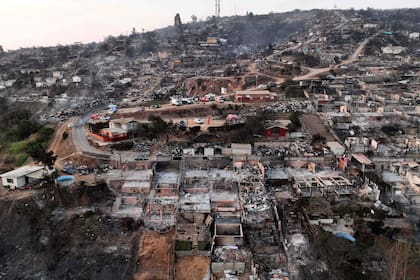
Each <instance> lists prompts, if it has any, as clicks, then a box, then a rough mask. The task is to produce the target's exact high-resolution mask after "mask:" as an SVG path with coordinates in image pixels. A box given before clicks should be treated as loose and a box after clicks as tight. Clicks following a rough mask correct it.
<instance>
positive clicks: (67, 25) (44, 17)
mask: <svg viewBox="0 0 420 280" xmlns="http://www.w3.org/2000/svg"><path fill="white" fill-rule="evenodd" d="M335 5H336V7H337V8H341V9H344V8H351V7H352V8H356V9H361V8H367V7H374V8H383V9H388V8H414V7H420V4H419V1H418V0H400V1H395V0H394V1H391V0H336V1H325V0H324V1H316V0H295V1H291V0H286V1H283V0H221V15H222V16H228V15H235V14H237V15H244V14H245V13H246V11H252V12H253V13H254V14H263V13H268V12H270V11H273V12H284V11H289V10H293V9H302V10H303V9H305V10H308V9H312V8H327V9H331V8H334V6H335ZM176 13H180V14H181V19H182V21H183V22H187V21H191V15H193V14H194V15H196V16H197V17H198V18H199V19H205V18H206V17H207V16H210V15H213V14H214V0H177V1H175V0H166V1H164V0H118V1H117V0H0V45H3V47H4V48H5V49H16V48H19V47H28V46H29V47H31V46H48V45H56V44H66V43H73V42H91V41H100V40H103V39H104V38H105V37H106V36H107V35H118V34H127V33H129V32H130V30H131V29H132V28H133V27H135V28H136V29H137V30H138V31H141V30H142V29H143V28H144V29H145V30H152V29H154V28H158V27H164V26H167V25H169V24H173V18H174V16H175V14H176Z"/></svg>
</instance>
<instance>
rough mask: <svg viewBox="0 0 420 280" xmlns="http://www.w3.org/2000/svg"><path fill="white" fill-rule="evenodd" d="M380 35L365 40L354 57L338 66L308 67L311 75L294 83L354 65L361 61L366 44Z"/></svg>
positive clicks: (354, 53)
mask: <svg viewBox="0 0 420 280" xmlns="http://www.w3.org/2000/svg"><path fill="white" fill-rule="evenodd" d="M378 34H380V32H377V33H375V34H373V35H372V36H370V37H369V38H366V39H365V40H363V41H362V42H361V43H360V45H359V46H358V47H357V48H356V49H355V50H354V52H353V53H352V55H351V56H350V57H349V58H348V59H346V60H343V61H342V62H341V63H339V64H337V65H333V66H330V67H325V68H309V67H306V69H307V70H309V73H307V74H305V75H302V76H296V77H294V78H293V80H294V81H301V80H308V79H312V78H314V77H316V76H318V75H320V74H325V73H328V72H329V71H331V70H333V69H337V68H338V67H340V66H343V65H347V64H350V63H353V62H354V61H356V60H358V59H359V55H360V54H361V53H362V51H363V50H364V49H365V47H366V44H367V43H368V42H369V41H370V40H371V39H372V38H374V37H376V36H377V35H378Z"/></svg>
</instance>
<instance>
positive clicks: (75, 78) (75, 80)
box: [71, 76, 82, 84]
mask: <svg viewBox="0 0 420 280" xmlns="http://www.w3.org/2000/svg"><path fill="white" fill-rule="evenodd" d="M71 80H72V81H73V83H77V84H79V83H81V82H82V78H80V77H79V76H73V77H71Z"/></svg>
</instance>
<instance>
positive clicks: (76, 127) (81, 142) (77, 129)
mask: <svg viewBox="0 0 420 280" xmlns="http://www.w3.org/2000/svg"><path fill="white" fill-rule="evenodd" d="M88 118H89V117H78V118H75V119H74V120H73V128H72V132H71V134H72V141H73V144H74V146H75V147H76V151H77V152H81V153H87V154H91V155H93V156H95V155H96V156H98V157H107V156H109V155H110V154H108V153H106V152H104V151H101V150H99V149H97V148H95V147H93V146H91V145H90V143H89V141H88V139H87V136H86V133H87V131H86V129H85V128H84V124H85V123H86V121H87V119H88Z"/></svg>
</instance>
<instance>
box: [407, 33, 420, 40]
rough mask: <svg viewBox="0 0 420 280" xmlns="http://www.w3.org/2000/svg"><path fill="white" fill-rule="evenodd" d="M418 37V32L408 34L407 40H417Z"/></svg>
mask: <svg viewBox="0 0 420 280" xmlns="http://www.w3.org/2000/svg"><path fill="white" fill-rule="evenodd" d="M419 37H420V32H413V33H410V34H408V38H409V39H412V40H415V39H418V38H419Z"/></svg>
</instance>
